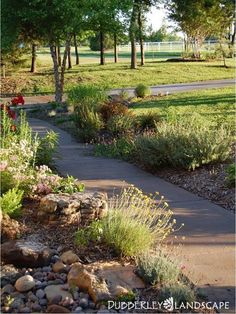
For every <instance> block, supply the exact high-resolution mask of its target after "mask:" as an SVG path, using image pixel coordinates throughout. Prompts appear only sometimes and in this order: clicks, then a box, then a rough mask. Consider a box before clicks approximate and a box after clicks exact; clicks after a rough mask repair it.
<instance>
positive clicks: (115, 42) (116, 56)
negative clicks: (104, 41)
mask: <svg viewBox="0 0 236 314" xmlns="http://www.w3.org/2000/svg"><path fill="white" fill-rule="evenodd" d="M114 61H115V63H117V62H118V50H117V35H116V33H115V34H114Z"/></svg>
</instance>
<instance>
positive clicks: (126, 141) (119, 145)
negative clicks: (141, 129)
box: [94, 137, 135, 160]
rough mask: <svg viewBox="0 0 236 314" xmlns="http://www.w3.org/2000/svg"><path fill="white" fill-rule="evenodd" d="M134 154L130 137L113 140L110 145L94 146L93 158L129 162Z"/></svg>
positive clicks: (133, 146)
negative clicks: (101, 157)
mask: <svg viewBox="0 0 236 314" xmlns="http://www.w3.org/2000/svg"><path fill="white" fill-rule="evenodd" d="M134 152H135V145H134V141H133V140H132V139H131V138H130V137H121V138H118V139H114V140H113V141H112V143H110V142H109V143H106V142H104V143H98V144H96V146H95V151H94V154H95V156H105V157H110V158H118V159H123V160H131V159H132V156H133V154H134Z"/></svg>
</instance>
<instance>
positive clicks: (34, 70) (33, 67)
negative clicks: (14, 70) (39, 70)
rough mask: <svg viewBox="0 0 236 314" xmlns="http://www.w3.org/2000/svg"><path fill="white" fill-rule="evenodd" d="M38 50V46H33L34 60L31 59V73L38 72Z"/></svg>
mask: <svg viewBox="0 0 236 314" xmlns="http://www.w3.org/2000/svg"><path fill="white" fill-rule="evenodd" d="M36 48H37V45H36V44H34V43H33V44H32V58H31V68H30V72H32V73H35V72H36V57H37V56H36Z"/></svg>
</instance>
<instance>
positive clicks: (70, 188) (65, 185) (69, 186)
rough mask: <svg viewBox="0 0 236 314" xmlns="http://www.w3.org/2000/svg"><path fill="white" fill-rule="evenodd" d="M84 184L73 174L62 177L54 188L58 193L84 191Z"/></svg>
mask: <svg viewBox="0 0 236 314" xmlns="http://www.w3.org/2000/svg"><path fill="white" fill-rule="evenodd" d="M83 191H84V184H83V183H80V182H79V181H78V180H77V179H75V178H74V177H73V176H68V175H67V177H66V178H61V180H60V182H59V184H58V186H57V187H55V188H54V189H53V192H56V193H68V194H72V193H75V192H83Z"/></svg>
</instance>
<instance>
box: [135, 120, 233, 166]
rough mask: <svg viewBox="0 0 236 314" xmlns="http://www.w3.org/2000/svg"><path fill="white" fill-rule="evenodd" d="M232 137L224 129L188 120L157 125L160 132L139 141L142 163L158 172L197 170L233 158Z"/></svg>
mask: <svg viewBox="0 0 236 314" xmlns="http://www.w3.org/2000/svg"><path fill="white" fill-rule="evenodd" d="M231 143H232V137H231V134H230V131H229V130H228V129H227V128H226V127H225V126H224V125H222V126H221V127H220V128H212V127H211V126H210V125H208V124H206V123H205V124H197V123H196V122H195V121H194V122H191V121H190V120H188V119H185V120H184V121H178V122H174V123H168V122H163V123H162V124H158V125H157V132H152V133H148V132H147V133H146V134H144V135H141V136H139V137H138V138H137V140H136V156H137V160H138V162H139V163H141V164H142V165H143V166H145V167H146V168H147V169H149V170H153V171H155V170H156V169H158V168H159V167H162V166H171V167H176V168H185V169H192V170H194V169H195V168H197V167H200V166H202V165H205V164H209V163H214V162H222V161H225V160H227V159H228V158H229V157H230V154H231V149H230V145H231Z"/></svg>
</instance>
